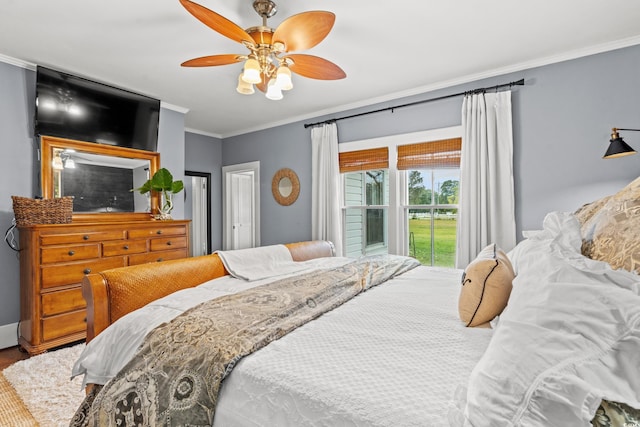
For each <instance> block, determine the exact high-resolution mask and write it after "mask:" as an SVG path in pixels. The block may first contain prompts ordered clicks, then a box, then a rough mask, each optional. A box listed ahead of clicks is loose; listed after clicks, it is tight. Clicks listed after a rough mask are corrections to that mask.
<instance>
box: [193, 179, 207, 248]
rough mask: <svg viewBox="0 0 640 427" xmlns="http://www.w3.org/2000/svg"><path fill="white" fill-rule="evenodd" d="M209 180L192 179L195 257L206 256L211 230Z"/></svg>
mask: <svg viewBox="0 0 640 427" xmlns="http://www.w3.org/2000/svg"><path fill="white" fill-rule="evenodd" d="M207 191H208V189H207V178H206V177H204V176H192V177H191V215H192V218H191V229H192V232H191V251H192V254H193V256H198V255H206V254H207V253H209V252H208V250H209V248H208V247H207V235H208V230H209V224H208V216H207Z"/></svg>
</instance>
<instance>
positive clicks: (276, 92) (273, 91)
mask: <svg viewBox="0 0 640 427" xmlns="http://www.w3.org/2000/svg"><path fill="white" fill-rule="evenodd" d="M265 96H266V97H267V98H269V99H271V100H273V101H278V100H280V99H282V98H283V96H282V91H281V90H280V87H279V86H278V85H277V84H276V79H271V80H269V84H268V85H267V93H266V94H265Z"/></svg>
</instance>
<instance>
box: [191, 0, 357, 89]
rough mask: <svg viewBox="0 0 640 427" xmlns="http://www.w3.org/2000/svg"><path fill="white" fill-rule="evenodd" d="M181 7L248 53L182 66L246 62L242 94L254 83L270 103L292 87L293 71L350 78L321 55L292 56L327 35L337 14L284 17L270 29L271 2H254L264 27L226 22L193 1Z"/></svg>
mask: <svg viewBox="0 0 640 427" xmlns="http://www.w3.org/2000/svg"><path fill="white" fill-rule="evenodd" d="M180 3H181V4H182V6H184V8H185V9H187V11H188V12H189V13H191V14H192V15H193V16H195V17H196V18H198V19H199V20H200V21H201V22H203V23H204V24H205V25H207V26H208V27H209V28H211V29H213V30H215V31H217V32H218V33H220V34H222V35H223V36H225V37H228V38H230V39H231V40H234V41H236V42H238V43H241V44H243V45H244V46H245V47H246V48H247V49H249V51H250V52H249V53H248V54H222V55H210V56H202V57H199V58H194V59H190V60H188V61H185V62H183V63H182V64H181V65H182V66H183V67H212V66H217V65H228V64H234V63H237V62H242V61H245V63H244V69H243V72H242V73H241V74H240V76H239V77H238V87H237V88H236V89H237V91H238V92H240V93H242V94H246V95H250V94H252V93H254V89H253V85H255V86H256V87H257V88H258V89H259V90H261V91H262V92H265V93H266V96H267V98H269V99H281V98H282V91H283V90H289V89H291V88H293V84H292V82H291V72H292V71H293V72H294V73H296V74H299V75H301V76H304V77H308V78H312V79H318V80H339V79H343V78H345V77H346V76H347V75H346V74H345V72H344V71H343V70H342V69H341V68H340V67H339V66H337V65H336V64H334V63H333V62H331V61H328V60H326V59H324V58H320V57H318V56H313V55H307V54H302V53H290V52H294V51H300V50H306V49H310V48H312V47H314V46H315V45H317V44H318V43H320V42H321V41H322V40H324V38H325V37H326V36H327V35H328V34H329V32H330V31H331V28H332V27H333V23H334V21H335V15H334V14H333V13H331V12H326V11H311V12H302V13H299V14H297V15H293V16H291V17H289V18H287V19H285V20H284V21H283V22H282V23H281V24H280V25H279V26H278V27H277V28H275V29H273V28H271V27H269V26H267V18H271V17H272V16H274V15H275V14H276V12H277V9H276V4H275V3H274V2H273V1H271V0H255V1H254V2H253V8H254V10H255V11H256V12H257V13H258V15H260V16H261V17H262V25H260V26H256V27H250V28H247V29H246V30H244V29H242V28H241V27H239V26H238V25H236V24H235V23H233V22H231V21H230V20H228V19H227V18H225V17H223V16H222V15H219V14H218V13H216V12H214V11H212V10H209V9H207V8H206V7H204V6H201V5H199V4H197V3H194V2H192V1H190V0H180Z"/></svg>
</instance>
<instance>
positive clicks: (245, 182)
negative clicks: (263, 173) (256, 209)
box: [231, 171, 255, 249]
mask: <svg viewBox="0 0 640 427" xmlns="http://www.w3.org/2000/svg"><path fill="white" fill-rule="evenodd" d="M231 222H232V225H231V228H232V230H233V231H232V244H231V249H244V248H253V247H254V246H255V244H254V241H253V235H254V233H253V171H248V172H240V173H234V174H232V175H231Z"/></svg>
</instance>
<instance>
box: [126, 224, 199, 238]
mask: <svg viewBox="0 0 640 427" xmlns="http://www.w3.org/2000/svg"><path fill="white" fill-rule="evenodd" d="M186 235H187V228H186V227H185V226H183V225H179V226H169V225H165V226H163V225H162V224H158V227H153V228H141V229H138V230H129V238H130V239H140V238H144V237H153V236H186Z"/></svg>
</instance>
